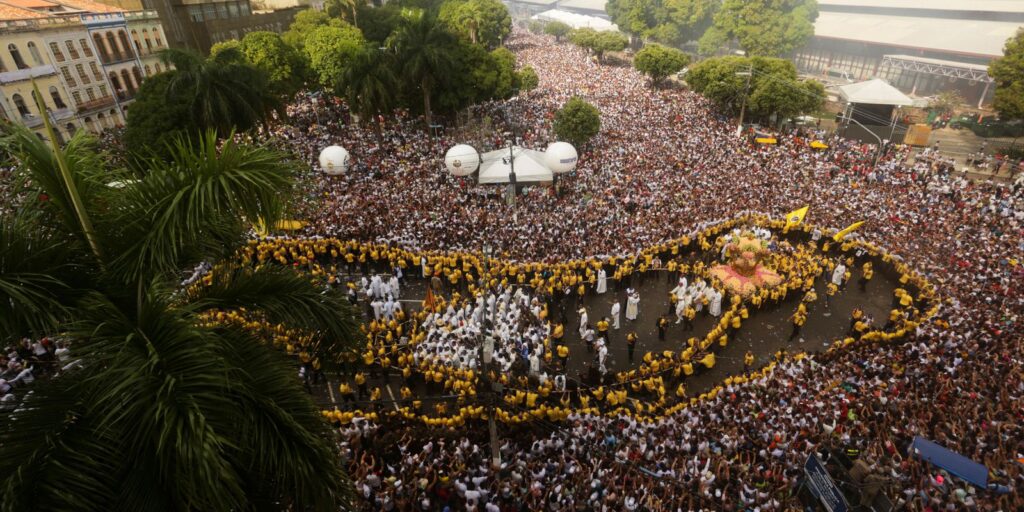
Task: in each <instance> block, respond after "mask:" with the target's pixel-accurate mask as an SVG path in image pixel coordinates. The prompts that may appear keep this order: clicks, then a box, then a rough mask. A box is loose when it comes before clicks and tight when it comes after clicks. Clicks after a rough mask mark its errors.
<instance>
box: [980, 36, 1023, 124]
mask: <svg viewBox="0 0 1024 512" xmlns="http://www.w3.org/2000/svg"><path fill="white" fill-rule="evenodd" d="M988 73H989V75H991V76H992V79H993V80H995V82H996V92H995V101H994V103H993V104H992V107H993V108H995V109H996V111H997V112H999V115H1000V116H1002V117H1003V118H1007V119H1024V30H1018V31H1017V35H1015V36H1013V37H1012V38H1010V39H1008V40H1007V41H1006V45H1005V46H1004V47H1003V56H1002V57H1000V58H998V59H996V60H993V61H992V63H991V64H989V66H988Z"/></svg>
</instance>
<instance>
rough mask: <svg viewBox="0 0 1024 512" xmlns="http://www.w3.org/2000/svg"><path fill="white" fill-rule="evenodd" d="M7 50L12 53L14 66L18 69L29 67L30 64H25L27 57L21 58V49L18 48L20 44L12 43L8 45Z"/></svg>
mask: <svg viewBox="0 0 1024 512" xmlns="http://www.w3.org/2000/svg"><path fill="white" fill-rule="evenodd" d="M7 51H8V52H10V53H11V60H13V61H14V66H15V67H16V68H18V69H28V64H25V59H22V58H21V51H20V50H18V45H16V44H14V43H11V44H9V45H7Z"/></svg>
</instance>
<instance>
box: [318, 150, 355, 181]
mask: <svg viewBox="0 0 1024 512" xmlns="http://www.w3.org/2000/svg"><path fill="white" fill-rule="evenodd" d="M348 160H349V155H348V150H347V149H345V148H343V147H341V146H327V147H326V148H324V149H323V151H321V152H320V167H321V168H323V170H324V173H326V174H329V175H331V176H337V175H339V174H345V171H347V170H348Z"/></svg>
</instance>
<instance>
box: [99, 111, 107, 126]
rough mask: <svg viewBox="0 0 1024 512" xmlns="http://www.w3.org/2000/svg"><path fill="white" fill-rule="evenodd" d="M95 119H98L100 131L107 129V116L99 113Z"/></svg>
mask: <svg viewBox="0 0 1024 512" xmlns="http://www.w3.org/2000/svg"><path fill="white" fill-rule="evenodd" d="M96 119H99V121H100V129H101V130H102V129H103V128H106V127H107V116H105V115H103V112H100V113H99V114H97V115H96Z"/></svg>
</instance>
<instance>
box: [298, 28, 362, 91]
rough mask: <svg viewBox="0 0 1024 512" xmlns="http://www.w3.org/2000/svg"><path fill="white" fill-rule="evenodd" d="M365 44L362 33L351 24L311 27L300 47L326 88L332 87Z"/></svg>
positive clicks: (317, 77)
mask: <svg viewBox="0 0 1024 512" xmlns="http://www.w3.org/2000/svg"><path fill="white" fill-rule="evenodd" d="M365 43H366V41H365V40H363V34H362V33H361V32H360V31H359V29H357V28H355V27H353V26H351V25H344V26H341V27H337V26H320V27H317V28H315V29H313V31H312V32H310V33H309V35H308V36H306V39H305V42H304V49H305V52H306V56H307V57H308V58H309V67H310V69H311V70H312V71H313V74H314V75H315V76H316V79H317V81H318V82H319V83H320V85H321V86H323V87H325V88H329V89H333V88H334V87H336V86H337V84H338V79H339V77H341V75H342V73H343V72H344V71H345V67H346V66H348V65H349V63H351V61H352V60H353V59H354V58H355V56H356V55H357V54H358V53H359V52H360V51H362V49H363V45H364V44H365Z"/></svg>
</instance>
